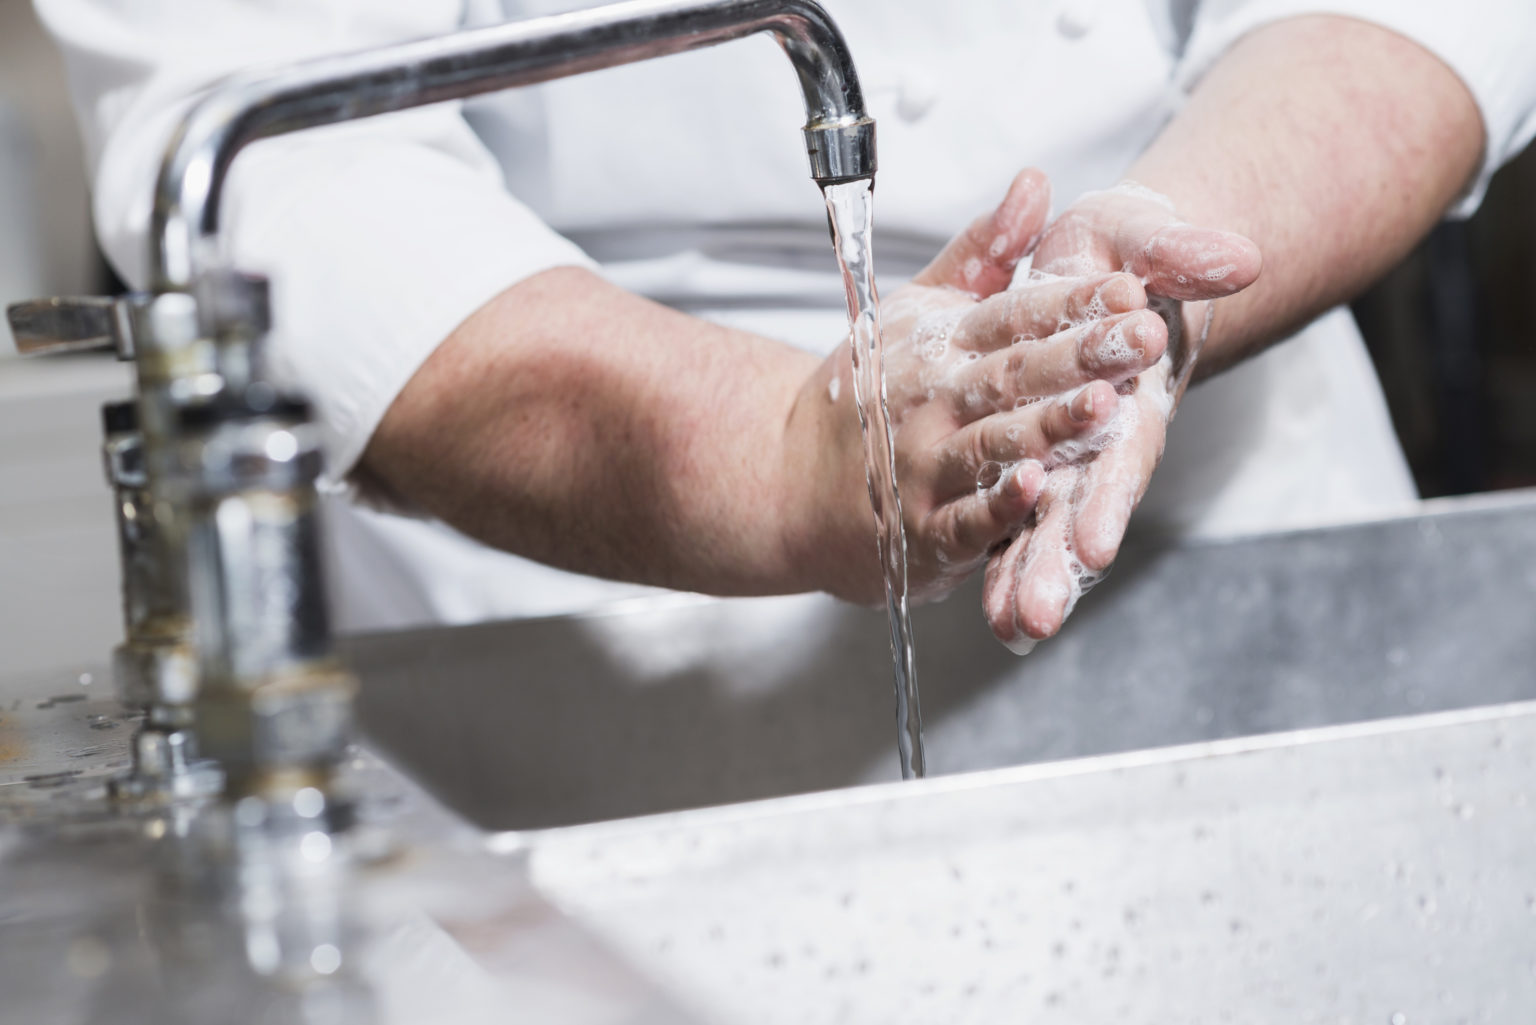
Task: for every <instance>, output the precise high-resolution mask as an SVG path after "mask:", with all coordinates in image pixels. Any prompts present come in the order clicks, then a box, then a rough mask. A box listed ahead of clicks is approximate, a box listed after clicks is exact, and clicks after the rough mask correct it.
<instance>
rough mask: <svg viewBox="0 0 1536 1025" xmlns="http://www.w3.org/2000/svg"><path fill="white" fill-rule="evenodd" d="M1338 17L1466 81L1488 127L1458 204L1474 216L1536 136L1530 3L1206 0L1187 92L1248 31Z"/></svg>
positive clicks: (1535, 31) (1187, 68)
mask: <svg viewBox="0 0 1536 1025" xmlns="http://www.w3.org/2000/svg"><path fill="white" fill-rule="evenodd" d="M1303 14H1338V15H1343V16H1346V17H1351V18H1357V19H1359V20H1361V21H1368V22H1371V23H1373V24H1377V25H1381V26H1382V27H1384V28H1388V29H1391V30H1392V31H1394V32H1397V33H1398V34H1399V35H1402V36H1404V37H1406V38H1408V39H1411V40H1413V41H1414V42H1416V43H1418V44H1419V45H1420V46H1422V47H1424V49H1426V50H1428V51H1429V52H1430V53H1432V54H1434V55H1435V56H1437V57H1439V58H1440V59H1441V60H1442V61H1444V62H1445V64H1446V65H1447V66H1448V67H1449V68H1450V69H1451V70H1452V71H1454V72H1455V73H1456V74H1457V76H1458V77H1460V79H1461V80H1462V82H1463V83H1465V84H1466V86H1467V89H1468V90H1469V91H1470V92H1471V93H1472V97H1473V99H1474V100H1476V101H1477V106H1478V109H1479V110H1480V111H1481V112H1482V115H1483V125H1484V127H1485V128H1486V130H1487V140H1488V141H1487V147H1486V149H1485V150H1484V152H1483V164H1482V167H1481V169H1480V170H1479V171H1478V174H1477V177H1476V178H1475V179H1474V180H1473V181H1472V182H1471V184H1470V186H1469V187H1468V189H1467V191H1466V192H1465V193H1464V194H1463V195H1462V197H1461V199H1460V201H1459V202H1458V203H1457V205H1456V206H1455V207H1454V208H1453V210H1452V212H1453V213H1454V214H1455V215H1456V216H1462V217H1466V216H1470V215H1471V214H1472V213H1473V212H1474V211H1475V210H1476V209H1477V207H1478V204H1479V203H1481V202H1482V199H1483V193H1484V191H1486V189H1487V187H1488V179H1490V178H1492V177H1493V173H1494V172H1495V171H1497V170H1498V169H1499V168H1500V167H1501V166H1502V165H1503V164H1504V163H1505V162H1506V161H1508V160H1510V159H1511V158H1513V157H1514V156H1516V155H1517V154H1518V153H1519V152H1520V151H1521V150H1522V149H1524V148H1525V146H1526V144H1527V143H1529V142H1530V141H1531V138H1532V136H1533V135H1536V57H1533V53H1536V3H1533V2H1532V0H1454V2H1452V0H1323V2H1320V3H1307V2H1303V0H1205V2H1202V3H1200V4H1199V9H1198V11H1197V12H1196V14H1195V20H1194V24H1193V31H1192V32H1191V33H1190V36H1189V41H1188V46H1187V47H1186V48H1185V50H1184V55H1183V58H1182V61H1181V63H1180V67H1179V70H1178V72H1177V82H1178V84H1179V85H1180V86H1181V87H1183V88H1185V89H1189V88H1191V87H1193V85H1194V84H1195V82H1196V81H1198V79H1199V78H1200V76H1201V75H1203V74H1204V73H1205V72H1206V70H1208V69H1209V67H1210V66H1211V64H1213V63H1214V62H1215V61H1216V59H1217V58H1218V57H1219V56H1221V54H1222V53H1223V52H1225V51H1226V49H1227V48H1228V47H1229V46H1231V45H1232V44H1233V43H1234V42H1236V41H1237V40H1238V38H1239V37H1241V36H1243V35H1244V34H1246V33H1248V32H1251V31H1253V30H1254V29H1256V28H1258V27H1260V26H1262V25H1265V24H1267V23H1269V22H1274V21H1279V20H1281V19H1283V18H1289V17H1295V16H1297V15H1303Z"/></svg>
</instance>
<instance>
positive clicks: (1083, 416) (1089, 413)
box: [1067, 384, 1093, 424]
mask: <svg viewBox="0 0 1536 1025" xmlns="http://www.w3.org/2000/svg"><path fill="white" fill-rule="evenodd" d="M1067 415H1068V416H1070V417H1071V418H1072V419H1074V420H1076V421H1077V422H1078V423H1080V424H1082V423H1087V422H1088V421H1089V420H1092V419H1093V385H1091V384H1090V385H1089V386H1088V387H1086V388H1084V389H1083V390H1082V391H1080V392H1078V393H1077V397H1076V398H1075V399H1073V400H1072V404H1071V405H1069V406H1068V407H1067Z"/></svg>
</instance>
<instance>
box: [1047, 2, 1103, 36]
mask: <svg viewBox="0 0 1536 1025" xmlns="http://www.w3.org/2000/svg"><path fill="white" fill-rule="evenodd" d="M1099 4H1100V0H1072V2H1070V3H1068V4H1067V5H1066V6H1064V7H1063V8H1062V9H1061V13H1060V14H1059V15H1057V17H1056V31H1057V32H1060V33H1061V34H1062V35H1063V36H1065V37H1066V38H1068V39H1081V38H1083V37H1084V36H1086V35H1087V34H1088V33H1089V32H1091V31H1092V30H1093V26H1094V23H1095V22H1097V21H1098V20H1099Z"/></svg>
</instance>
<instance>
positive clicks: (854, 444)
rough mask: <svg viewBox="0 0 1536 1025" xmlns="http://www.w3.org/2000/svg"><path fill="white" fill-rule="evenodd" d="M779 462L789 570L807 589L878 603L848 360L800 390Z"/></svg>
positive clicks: (830, 363)
mask: <svg viewBox="0 0 1536 1025" xmlns="http://www.w3.org/2000/svg"><path fill="white" fill-rule="evenodd" d="M780 465H781V479H782V480H783V482H784V483H783V487H782V489H781V494H782V496H783V498H784V501H783V502H782V504H781V507H780V516H781V520H780V522H781V535H780V536H781V545H782V551H783V561H784V563H785V567H786V573H787V574H788V575H789V577H790V578H792V579H794V580H795V581H796V582H797V583H798V584H799V586H800V587H801V588H803V589H805V590H815V591H824V592H826V593H828V594H831V595H833V596H834V597H838V598H843V599H846V600H848V601H853V602H858V603H860V604H874V603H876V602H878V601H879V600H880V597H881V595H882V594H883V591H882V590H881V586H882V585H881V579H880V573H879V569H880V567H879V559H878V557H877V556H876V551H875V524H874V516H873V512H872V511H871V509H870V505H869V492H868V484H867V481H866V478H865V470H864V445H863V437H862V434H861V432H860V427H859V418H858V411H857V408H856V406H855V404H854V397H853V385H852V378H851V372H850V370H849V368H848V366H847V365H846V360H843V359H840V358H838V357H836V356H835V357H833V358H831V359H828V360H826V361H825V362H824V363H823V364H822V365H821V366H820V367H819V368H818V369H817V371H816V372H815V373H813V374H812V375H810V377H809V378H807V380H806V381H805V383H804V385H803V386H802V387H801V389H800V391H799V394H798V395H797V396H796V400H795V405H794V409H793V410H792V411H791V414H790V416H789V417H788V419H787V421H786V431H785V440H784V447H783V453H782V457H781V459H780Z"/></svg>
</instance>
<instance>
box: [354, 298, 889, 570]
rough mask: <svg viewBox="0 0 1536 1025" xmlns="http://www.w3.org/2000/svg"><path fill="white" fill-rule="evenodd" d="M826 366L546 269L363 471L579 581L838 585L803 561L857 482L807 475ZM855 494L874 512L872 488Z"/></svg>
mask: <svg viewBox="0 0 1536 1025" xmlns="http://www.w3.org/2000/svg"><path fill="white" fill-rule="evenodd" d="M817 362H818V361H817V360H816V359H815V358H814V357H812V356H810V355H807V354H805V353H802V352H799V351H798V350H794V349H792V348H790V347H788V346H784V345H780V344H778V343H775V342H771V341H769V340H767V339H763V338H760V337H757V336H754V335H750V334H747V333H744V332H740V331H734V330H730V329H727V328H723V327H720V326H717V325H713V324H709V323H707V322H704V321H700V320H697V319H695V318H692V317H688V316H685V315H683V314H680V313H677V312H676V311H673V310H669V309H667V308H665V307H662V306H659V305H657V304H655V303H652V302H649V301H647V300H644V299H641V298H639V297H637V296H634V295H631V294H629V293H627V292H624V291H623V290H621V289H618V288H616V287H614V286H612V285H609V284H607V283H606V282H604V281H602V280H601V279H600V278H598V277H596V276H595V275H593V274H591V273H589V272H586V271H583V270H579V269H575V268H563V269H556V270H552V271H547V272H544V273H542V274H539V275H536V276H534V277H532V278H530V279H527V280H525V281H523V282H520V283H519V284H517V285H515V286H513V287H511V288H509V289H507V290H506V291H505V292H503V293H502V294H501V295H500V296H498V297H497V298H496V299H494V300H492V302H490V303H489V304H487V305H486V306H485V307H484V308H482V309H481V310H479V311H478V312H476V313H475V314H474V315H472V316H471V317H470V318H469V319H468V320H466V321H465V322H464V324H463V325H461V326H460V327H459V329H458V330H456V331H455V332H454V333H453V334H452V335H451V336H450V337H449V338H448V339H447V340H446V341H445V342H444V343H443V344H442V345H441V346H440V347H439V348H438V349H437V351H436V352H434V354H433V355H432V356H431V357H430V358H429V359H428V360H427V362H426V364H425V365H423V367H422V368H421V370H419V371H418V372H417V374H416V375H415V376H414V377H413V378H412V379H411V381H410V382H409V383H408V384H407V386H406V388H405V389H404V391H403V392H402V393H401V394H400V395H399V397H398V398H397V399H396V400H395V402H394V403H393V404H392V405H391V406H390V408H389V411H388V413H387V414H386V415H385V417H384V419H383V421H382V423H381V424H380V426H379V428H378V430H377V431H376V432H375V434H374V436H373V438H372V439H371V441H370V442H369V445H368V448H367V450H366V452H365V454H364V458H363V469H364V472H367V473H370V474H373V475H375V476H377V477H378V478H380V479H381V480H383V481H384V482H385V483H386V484H387V485H388V486H389V487H391V488H392V489H394V490H395V491H397V492H398V493H400V494H401V495H402V496H403V497H405V498H407V499H408V500H410V501H412V502H414V503H415V504H417V505H419V506H420V507H421V508H423V509H424V510H425V511H427V512H430V513H432V514H434V515H436V516H438V517H440V518H442V519H443V520H445V521H447V522H448V523H451V524H453V525H454V526H456V527H458V528H459V529H460V530H463V531H465V532H466V533H469V534H470V535H472V536H474V537H477V538H479V539H480V540H482V541H484V542H486V543H488V544H491V545H494V546H497V547H500V548H503V549H506V550H508V551H513V552H517V553H518V554H522V555H526V556H528V557H531V558H534V559H538V560H540V561H542V562H546V563H549V564H552V565H556V566H560V567H563V568H566V569H572V570H577V571H581V572H585V573H591V574H594V575H599V576H606V577H610V578H616V579H625V580H634V581H641V582H646V583H652V584H661V585H665V586H670V587H675V588H680V589H690V590H708V591H711V592H713V593H717V594H752V593H771V592H778V591H789V590H806V589H824V588H833V589H837V581H838V578H839V577H840V576H843V575H846V573H847V570H846V569H843V568H841V567H837V566H833V565H831V563H830V562H829V561H828V560H827V559H826V558H822V559H820V560H813V559H807V558H804V557H803V553H804V552H805V551H809V550H813V549H817V548H820V549H821V550H823V551H825V550H826V546H825V545H824V544H823V543H821V542H819V541H817V540H813V539H811V538H808V537H807V534H809V533H813V532H814V531H816V530H818V529H820V528H819V527H818V524H820V523H824V522H827V521H828V520H833V519H836V518H837V517H835V516H831V515H830V514H829V511H828V510H826V509H820V508H817V503H818V502H821V501H822V500H823V498H824V496H825V494H826V491H825V490H824V489H821V488H819V487H816V486H814V485H819V484H825V483H830V482H831V481H835V480H838V479H839V478H840V477H844V476H847V475H848V474H847V472H846V469H845V468H843V467H841V466H838V465H833V466H831V467H822V468H820V474H819V475H817V474H812V473H809V472H805V461H806V460H807V459H815V458H817V451H816V450H817V449H818V448H819V447H820V446H818V445H817V443H816V440H815V438H814V433H815V432H816V431H817V430H819V429H820V425H819V422H817V421H816V420H815V418H810V419H807V418H805V417H803V416H797V415H796V409H797V398H798V395H799V392H800V391H801V389H802V386H803V384H804V382H805V381H806V380H807V379H808V378H809V377H810V376H811V375H812V374H814V373H815V372H816V367H817ZM855 429H856V426H855ZM803 449H809V450H810V451H808V452H807V451H801V450H803ZM834 464H835V460H834ZM843 490H844V491H846V492H848V493H850V494H852V495H853V496H854V497H855V498H856V499H857V500H859V501H864V499H863V496H862V485H861V482H860V480H859V479H858V478H857V477H854V478H853V479H852V480H849V481H844V482H843ZM872 551H873V543H872V542H871V544H870V545H869V546H868V551H863V550H861V552H860V554H863V555H865V556H866V561H868V562H869V563H870V564H871V565H870V569H871V571H872V570H873V563H874V561H875V560H874V559H873V554H872Z"/></svg>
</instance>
